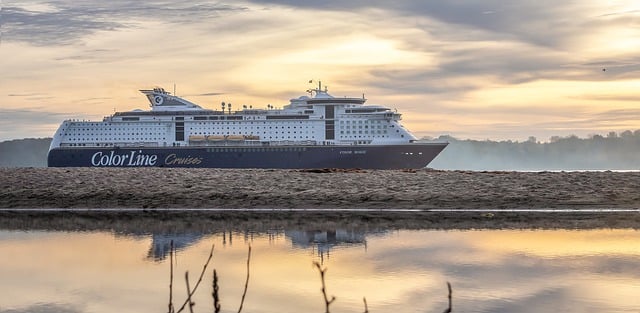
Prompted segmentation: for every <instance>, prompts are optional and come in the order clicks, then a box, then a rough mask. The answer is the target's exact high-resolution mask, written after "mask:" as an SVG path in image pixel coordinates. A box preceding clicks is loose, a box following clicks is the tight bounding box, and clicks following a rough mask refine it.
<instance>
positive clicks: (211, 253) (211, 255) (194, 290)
mask: <svg viewBox="0 0 640 313" xmlns="http://www.w3.org/2000/svg"><path fill="white" fill-rule="evenodd" d="M214 247H215V245H211V252H209V258H208V259H207V262H206V263H204V266H203V267H202V272H200V277H199V278H198V281H197V282H196V285H195V286H194V287H193V290H192V291H191V292H190V293H189V294H188V295H187V300H186V301H185V302H184V303H183V304H182V306H181V307H180V309H179V310H178V312H177V313H180V312H182V310H184V308H185V307H186V306H187V304H189V299H190V298H191V296H193V294H194V293H195V292H196V290H197V289H198V286H200V282H202V277H203V276H204V273H205V271H206V270H207V266H209V263H210V262H211V259H212V258H213V248H214Z"/></svg>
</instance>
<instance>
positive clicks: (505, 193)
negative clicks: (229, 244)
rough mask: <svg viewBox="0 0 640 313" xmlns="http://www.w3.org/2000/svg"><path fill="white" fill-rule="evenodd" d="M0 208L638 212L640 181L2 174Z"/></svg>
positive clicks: (422, 174) (138, 171)
mask: <svg viewBox="0 0 640 313" xmlns="http://www.w3.org/2000/svg"><path fill="white" fill-rule="evenodd" d="M0 175H1V177H2V179H1V180H0V208H228V209H242V208H269V209H289V208H296V209H301V208H302V209H306V208H312V209H541V208H557V209H585V208H587V209H602V208H607V209H609V208H618V209H620V208H640V192H638V191H640V172H539V173H536V172H531V173H530V172H467V171H433V170H418V171H348V172H344V171H340V172H321V173H317V172H308V171H296V170H222V169H165V168H153V169H150V168H135V169H106V168H17V169H16V168H3V169H0Z"/></svg>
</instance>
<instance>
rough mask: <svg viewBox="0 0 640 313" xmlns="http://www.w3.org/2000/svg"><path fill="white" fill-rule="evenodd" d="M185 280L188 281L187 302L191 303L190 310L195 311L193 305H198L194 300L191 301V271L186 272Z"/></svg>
mask: <svg viewBox="0 0 640 313" xmlns="http://www.w3.org/2000/svg"><path fill="white" fill-rule="evenodd" d="M184 280H185V281H186V283H187V303H189V312H191V313H193V306H194V305H196V304H195V303H194V302H193V301H191V295H193V293H191V287H189V271H186V272H184Z"/></svg>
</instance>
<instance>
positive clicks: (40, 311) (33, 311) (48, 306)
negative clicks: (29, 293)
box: [0, 303, 82, 313]
mask: <svg viewBox="0 0 640 313" xmlns="http://www.w3.org/2000/svg"><path fill="white" fill-rule="evenodd" d="M0 312H3V313H50V312H51V313H79V312H82V310H78V309H76V308H73V307H70V306H69V305H68V304H65V305H63V304H58V303H39V304H34V305H31V306H29V307H26V308H21V309H8V310H3V311H0Z"/></svg>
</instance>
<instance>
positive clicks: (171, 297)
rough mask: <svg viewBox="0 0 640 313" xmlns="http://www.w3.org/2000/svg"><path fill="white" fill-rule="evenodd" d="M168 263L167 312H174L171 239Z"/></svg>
mask: <svg viewBox="0 0 640 313" xmlns="http://www.w3.org/2000/svg"><path fill="white" fill-rule="evenodd" d="M169 247H170V248H169V263H170V267H171V269H170V272H169V313H173V312H175V308H174V307H173V240H171V243H170V245H169Z"/></svg>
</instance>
